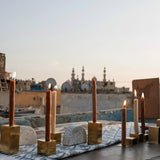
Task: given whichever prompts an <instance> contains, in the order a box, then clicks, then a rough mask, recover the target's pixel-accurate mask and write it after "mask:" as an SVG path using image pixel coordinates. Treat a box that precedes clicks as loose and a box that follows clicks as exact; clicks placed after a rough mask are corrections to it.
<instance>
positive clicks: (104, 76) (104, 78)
mask: <svg viewBox="0 0 160 160" xmlns="http://www.w3.org/2000/svg"><path fill="white" fill-rule="evenodd" d="M103 72H104V73H103V82H106V67H104V71H103Z"/></svg>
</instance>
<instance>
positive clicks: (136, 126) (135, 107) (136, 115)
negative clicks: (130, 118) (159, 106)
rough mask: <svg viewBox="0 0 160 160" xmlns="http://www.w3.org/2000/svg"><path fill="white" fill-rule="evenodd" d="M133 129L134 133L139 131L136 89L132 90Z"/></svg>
mask: <svg viewBox="0 0 160 160" xmlns="http://www.w3.org/2000/svg"><path fill="white" fill-rule="evenodd" d="M134 131H135V134H138V133H139V130H138V98H137V92H136V90H134Z"/></svg>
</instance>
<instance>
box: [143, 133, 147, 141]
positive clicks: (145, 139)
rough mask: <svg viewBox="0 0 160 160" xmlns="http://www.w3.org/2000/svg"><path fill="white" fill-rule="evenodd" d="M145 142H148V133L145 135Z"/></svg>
mask: <svg viewBox="0 0 160 160" xmlns="http://www.w3.org/2000/svg"><path fill="white" fill-rule="evenodd" d="M143 141H144V142H146V141H148V134H147V133H145V134H143Z"/></svg>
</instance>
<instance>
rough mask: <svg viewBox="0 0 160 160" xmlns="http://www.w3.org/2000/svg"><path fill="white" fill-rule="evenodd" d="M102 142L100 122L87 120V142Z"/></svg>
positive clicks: (90, 143)
mask: <svg viewBox="0 0 160 160" xmlns="http://www.w3.org/2000/svg"><path fill="white" fill-rule="evenodd" d="M100 143H102V123H101V122H96V123H93V122H88V144H89V145H95V144H100Z"/></svg>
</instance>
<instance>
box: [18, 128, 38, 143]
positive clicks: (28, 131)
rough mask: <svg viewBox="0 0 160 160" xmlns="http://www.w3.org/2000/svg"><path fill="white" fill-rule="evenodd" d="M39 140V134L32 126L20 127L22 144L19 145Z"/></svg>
mask: <svg viewBox="0 0 160 160" xmlns="http://www.w3.org/2000/svg"><path fill="white" fill-rule="evenodd" d="M36 142H37V134H36V132H35V130H34V129H33V128H32V127H29V126H21V127H20V144H19V145H31V144H35V143H36Z"/></svg>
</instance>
